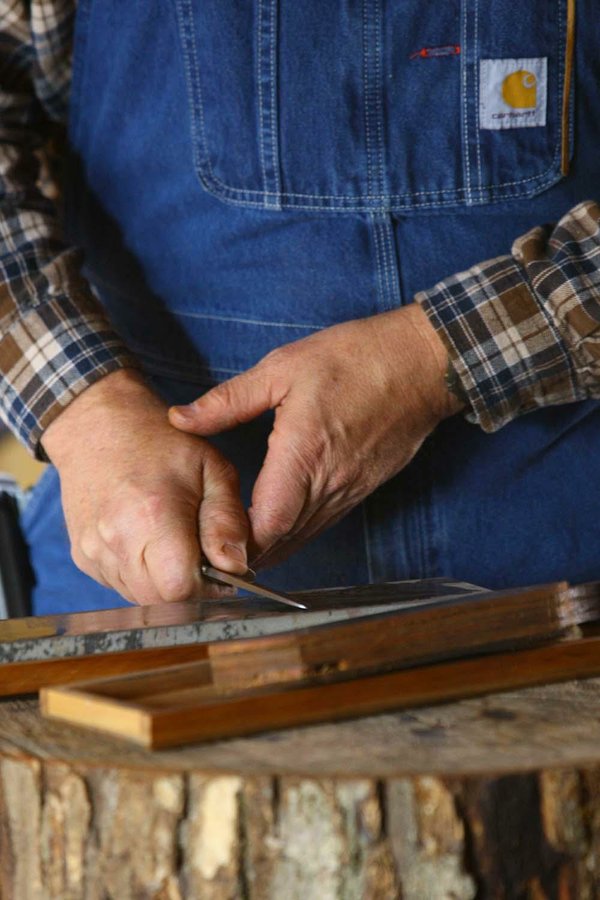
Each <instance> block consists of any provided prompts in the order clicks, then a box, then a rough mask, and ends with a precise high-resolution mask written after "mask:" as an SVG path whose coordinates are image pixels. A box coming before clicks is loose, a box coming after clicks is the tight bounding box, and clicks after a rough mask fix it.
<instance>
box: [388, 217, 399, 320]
mask: <svg viewBox="0 0 600 900" xmlns="http://www.w3.org/2000/svg"><path fill="white" fill-rule="evenodd" d="M385 236H386V244H387V248H388V259H389V267H390V309H394V308H395V307H396V306H398V305H399V303H400V282H399V278H398V264H397V259H396V250H395V247H394V232H393V225H392V222H391V221H390V219H389V217H387V218H386V221H385Z"/></svg>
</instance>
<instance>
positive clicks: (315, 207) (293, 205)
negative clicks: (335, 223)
mask: <svg viewBox="0 0 600 900" xmlns="http://www.w3.org/2000/svg"><path fill="white" fill-rule="evenodd" d="M557 176H558V177H559V178H560V172H559V173H557ZM552 183H554V182H553V181H552V179H551V178H550V179H548V180H547V181H544V182H543V183H541V184H540V190H543V188H544V187H546V186H547V185H550V184H552ZM482 193H485V191H483V192H482ZM217 196H219V198H220V199H221V200H223V201H224V202H230V203H233V204H235V205H236V206H246V207H253V208H257V209H265V203H264V199H262V195H261V199H258V200H244V199H239V198H237V197H236V198H230V197H227V196H226V194H225V193H220V194H218V195H217ZM286 196H287V195H285V194H282V196H281V200H282V203H285V202H286ZM527 196H529V195H527V194H522V193H519V192H512V193H507V192H504V193H498V194H497V195H496V196H495V197H492V198H490V199H489V200H488V199H486V198H483V199H478V200H475V204H480V205H482V206H483V205H485V204H486V203H493V202H497V201H500V200H510V199H513V198H514V199H519V198H526V197H527ZM317 199H321V198H317ZM392 199H393V198H392ZM460 202H461V201H460V199H459V198H456V199H454V200H440V201H435V200H433V201H431V202H429V203H419V204H418V205H415V204H410V203H407V204H397V203H394V204H392V205H391V206H383V207H381V212H387V211H388V210H389V209H391V210H392V211H394V212H398V211H400V210H402V211H404V210H406V211H413V210H424V209H443V208H445V207H449V208H453V209H456V208H457V206H459V204H460ZM288 208H289V209H301V210H306V211H308V212H315V211H317V212H318V211H319V210H325V211H328V212H340V213H361V212H373V209H372V208H371V207H368V206H365V205H364V202H363V201H357V203H356V204H355V205H354V206H352V205H347V206H336V205H333V204H331V203H320V204H319V203H312V204H309V203H297V202H295V201H294V202H290V205H289V207H288Z"/></svg>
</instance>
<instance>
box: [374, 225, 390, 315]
mask: <svg viewBox="0 0 600 900" xmlns="http://www.w3.org/2000/svg"><path fill="white" fill-rule="evenodd" d="M373 224H374V226H375V230H376V232H377V261H378V264H379V266H380V271H381V295H380V297H379V307H380V308H381V309H387V308H388V294H389V281H388V270H387V260H386V257H385V239H384V237H383V228H382V224H381V219H380V217H379V216H378V215H376V216H374V218H373Z"/></svg>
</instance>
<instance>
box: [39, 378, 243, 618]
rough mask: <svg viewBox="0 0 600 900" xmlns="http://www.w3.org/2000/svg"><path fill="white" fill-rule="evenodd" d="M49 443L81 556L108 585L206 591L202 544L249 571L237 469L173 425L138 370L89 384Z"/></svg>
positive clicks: (145, 591) (173, 592) (130, 593)
mask: <svg viewBox="0 0 600 900" xmlns="http://www.w3.org/2000/svg"><path fill="white" fill-rule="evenodd" d="M43 444H44V448H45V450H46V452H47V453H48V455H49V457H50V459H51V460H52V462H53V463H54V464H55V465H56V467H57V469H58V472H59V475H60V481H61V492H62V499H63V508H64V512H65V517H66V521H67V528H68V531H69V536H70V539H71V552H72V556H73V560H74V561H75V563H76V565H77V566H79V568H80V569H82V570H83V571H84V572H86V573H87V574H88V575H90V576H91V577H92V578H95V579H96V580H97V581H99V582H100V583H101V584H104V585H106V586H107V587H111V588H113V589H114V590H116V591H118V592H119V593H120V594H121V595H122V596H123V597H125V598H126V599H127V600H130V601H132V602H135V603H141V604H150V603H160V602H161V601H176V600H184V599H186V598H188V597H191V596H194V595H198V594H199V593H200V592H201V578H200V575H199V565H200V558H201V553H200V547H202V550H203V551H204V553H206V555H207V557H208V558H209V559H210V561H211V563H212V564H213V565H214V566H217V567H219V568H222V569H226V570H227V571H229V572H234V573H239V574H243V573H244V572H245V571H246V542H247V537H248V521H247V518H246V514H245V512H244V509H243V506H242V503H241V500H240V497H239V491H238V479H237V473H236V472H235V469H234V468H233V467H232V466H231V465H230V464H229V463H228V462H227V461H226V460H225V459H224V458H223V457H222V456H221V455H220V454H219V453H218V452H217V451H216V450H215V449H214V448H213V447H212V446H211V445H210V444H208V443H207V442H206V441H203V440H201V439H200V438H197V437H192V436H190V435H186V434H182V433H181V432H180V431H177V430H176V429H174V428H173V427H172V426H171V425H169V422H168V419H167V411H166V407H165V405H164V404H163V403H162V402H161V401H160V400H159V399H158V397H157V396H156V395H155V394H154V393H153V392H152V391H151V390H150V389H149V388H148V387H147V386H146V385H145V384H144V382H143V381H142V379H141V377H140V376H139V375H138V374H137V373H135V372H133V371H131V370H121V371H119V372H115V373H113V374H111V375H108V376H106V377H105V378H103V379H101V380H100V381H98V382H97V383H96V384H94V385H92V386H91V387H89V388H88V389H87V390H86V391H84V393H83V394H81V395H80V396H79V397H77V398H76V399H75V400H74V401H73V402H72V403H71V404H70V406H68V407H67V408H66V409H65V410H64V412H62V413H61V414H60V416H58V418H56V419H55V420H54V421H53V422H52V424H51V425H49V427H48V428H47V430H46V432H45V434H44V437H43Z"/></svg>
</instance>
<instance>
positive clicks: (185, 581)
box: [159, 572, 192, 603]
mask: <svg viewBox="0 0 600 900" xmlns="http://www.w3.org/2000/svg"><path fill="white" fill-rule="evenodd" d="M191 592H192V584H191V579H190V578H189V576H188V575H187V574H185V573H183V572H179V573H178V572H172V573H170V574H165V575H164V576H163V578H162V580H161V583H160V585H159V593H160V596H161V598H162V599H163V600H165V601H166V602H167V603H178V602H179V601H181V600H187V598H188V597H189V596H190V594H191Z"/></svg>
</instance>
